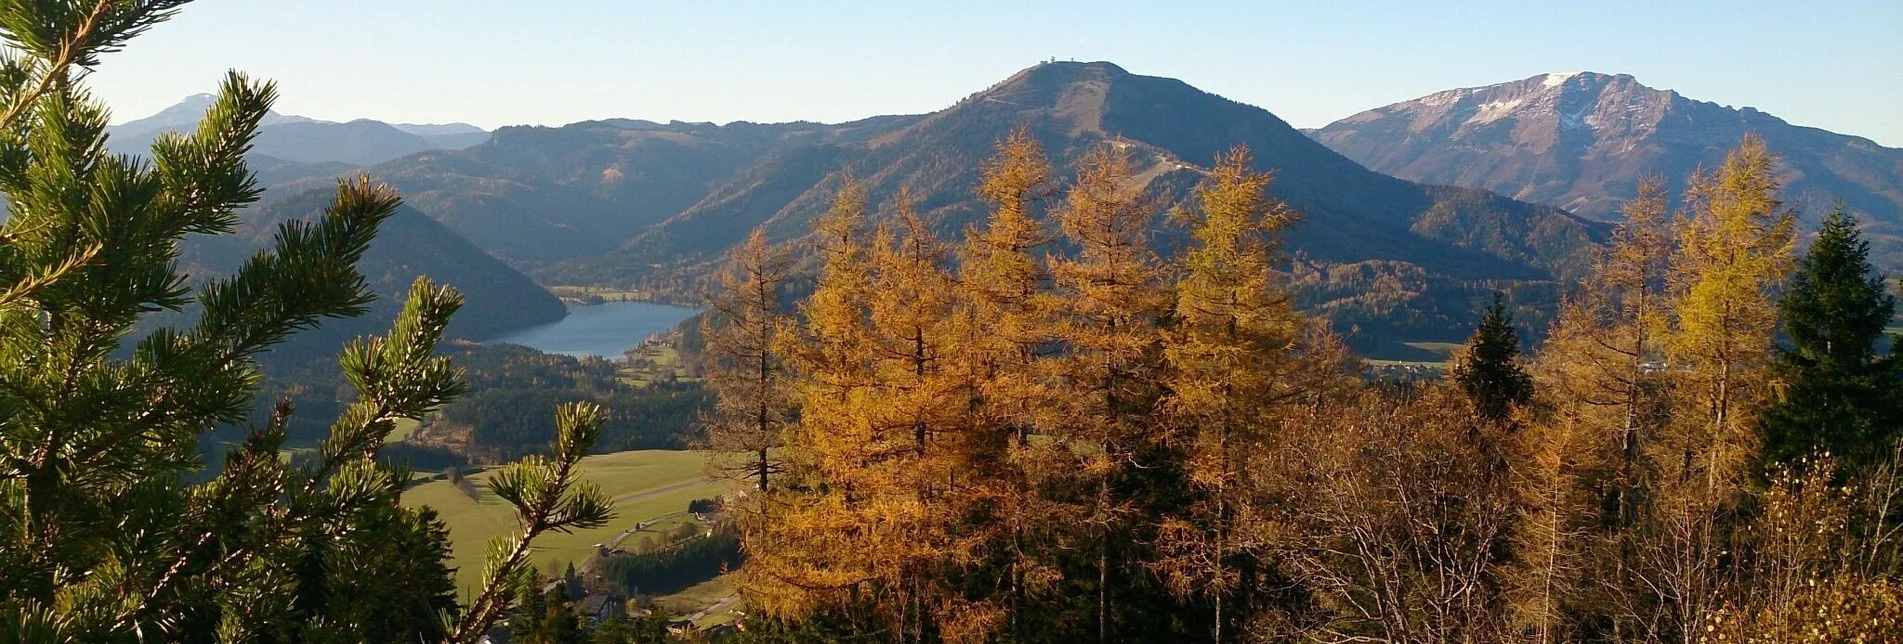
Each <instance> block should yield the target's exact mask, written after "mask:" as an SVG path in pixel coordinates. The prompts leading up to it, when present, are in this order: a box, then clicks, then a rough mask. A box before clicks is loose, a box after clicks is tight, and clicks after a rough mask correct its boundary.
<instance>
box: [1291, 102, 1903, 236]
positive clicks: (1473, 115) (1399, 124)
mask: <svg viewBox="0 0 1903 644" xmlns="http://www.w3.org/2000/svg"><path fill="white" fill-rule="evenodd" d="M1308 133H1309V134H1310V135H1311V136H1313V137H1314V138H1315V139H1316V140H1318V141H1321V142H1322V143H1323V144H1325V145H1327V146H1328V147H1330V148H1332V149H1334V150H1335V151H1336V152H1340V153H1341V154H1343V155H1345V156H1347V157H1348V158H1350V159H1354V160H1355V161H1356V162H1359V163H1361V164H1362V165H1365V166H1367V167H1368V168H1370V169H1373V170H1375V171H1378V172H1384V173H1387V174H1392V175H1394V176H1397V177H1401V178H1405V179H1410V180H1414V181H1422V182H1427V183H1438V184H1449V185H1458V186H1465V187H1469V188H1479V189H1483V190H1490V191H1493V192H1497V193H1500V194H1503V195H1509V196H1512V197H1515V198H1518V199H1524V200H1527V201H1534V202H1539V203H1545V204H1550V205H1553V206H1558V207H1560V208H1564V209H1566V210H1568V211H1570V212H1573V213H1574V214H1578V215H1581V216H1584V217H1589V218H1593V219H1600V220H1611V219H1615V218H1617V217H1618V212H1619V205H1620V204H1621V203H1622V202H1624V201H1625V200H1627V199H1630V198H1632V196H1633V195H1634V194H1635V193H1636V192H1637V187H1638V183H1639V181H1641V180H1643V179H1645V178H1648V177H1658V178H1660V179H1663V180H1664V181H1665V182H1666V185H1667V187H1668V188H1669V189H1671V190H1672V191H1673V192H1674V193H1677V192H1678V191H1679V190H1681V189H1683V187H1684V180H1685V178H1686V177H1687V176H1688V175H1690V174H1691V173H1692V172H1693V171H1694V170H1696V169H1698V168H1700V167H1703V168H1713V167H1716V166H1717V165H1718V164H1719V163H1720V162H1722V161H1723V160H1724V157H1725V154H1726V153H1728V152H1729V151H1730V150H1731V149H1732V148H1735V147H1737V145H1738V142H1739V141H1740V140H1741V139H1742V138H1743V137H1744V136H1745V135H1746V134H1754V135H1757V136H1758V137H1760V138H1762V139H1764V142H1765V143H1766V145H1767V146H1769V148H1770V149H1771V151H1773V152H1775V153H1777V154H1778V155H1779V157H1780V159H1781V162H1782V168H1781V174H1782V178H1783V180H1784V193H1783V194H1784V198H1785V200H1786V202H1787V203H1788V204H1790V205H1792V206H1794V207H1796V208H1797V209H1798V210H1799V212H1800V213H1802V214H1803V215H1805V219H1806V220H1808V221H1811V222H1815V221H1817V220H1818V219H1819V218H1820V215H1821V214H1822V213H1823V212H1825V211H1827V210H1828V209H1830V208H1831V207H1832V206H1833V204H1835V203H1836V202H1837V201H1838V200H1840V199H1841V200H1842V201H1843V203H1844V205H1845V207H1846V208H1847V209H1849V210H1850V211H1852V212H1853V213H1855V214H1857V215H1859V216H1860V217H1861V219H1862V220H1863V223H1864V226H1865V228H1866V231H1867V232H1868V233H1869V234H1870V236H1871V237H1872V239H1873V242H1874V246H1875V247H1876V248H1875V251H1876V252H1875V256H1876V257H1877V258H1878V259H1879V261H1880V262H1881V263H1882V264H1883V266H1884V267H1885V268H1887V269H1889V270H1890V271H1892V272H1895V271H1897V270H1899V269H1903V150H1900V149H1896V148H1886V147H1883V146H1881V145H1877V144H1876V143H1875V142H1873V141H1871V140H1869V139H1866V138H1863V137H1858V136H1850V135H1844V134H1838V133H1835V132H1829V131H1826V130H1821V129H1818V128H1813V127H1803V126H1798V125H1792V124H1790V123H1787V122H1785V121H1784V120H1783V119H1780V118H1778V117H1776V116H1772V115H1770V114H1766V113H1764V112H1762V111H1759V110H1757V109H1754V108H1751V107H1742V108H1732V107H1728V106H1724V105H1719V104H1716V103H1710V102H1705V101H1699V100H1694V99H1691V98H1688V97H1686V96H1684V95H1682V94H1679V93H1678V92H1675V91H1671V90H1660V89H1654V88H1651V87H1647V86H1645V85H1643V84H1640V83H1639V82H1638V81H1637V80H1636V79H1634V78H1633V77H1632V76H1628V75H1624V74H1619V75H1611V74H1599V73H1593V72H1580V73H1572V74H1541V75H1538V76H1533V77H1531V78H1526V79H1522V80H1517V81H1513V82H1507V83H1499V84H1496V85H1488V86H1485V87H1475V88H1465V89H1452V90H1447V91H1443V92H1437V93H1434V94H1429V95H1427V96H1423V97H1420V98H1417V99H1414V100H1410V101H1403V102H1400V103H1395V104H1393V105H1388V106H1385V107H1379V108H1375V109H1372V110H1368V111H1366V112H1362V113H1359V114H1356V115H1353V116H1350V117H1348V118H1344V119H1342V120H1340V121H1336V122H1335V123H1332V124H1329V125H1328V126H1326V127H1323V128H1320V129H1317V130H1311V131H1309V132H1308Z"/></svg>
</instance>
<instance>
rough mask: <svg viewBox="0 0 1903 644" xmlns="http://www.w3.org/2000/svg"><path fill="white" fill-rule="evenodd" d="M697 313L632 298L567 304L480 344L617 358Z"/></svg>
mask: <svg viewBox="0 0 1903 644" xmlns="http://www.w3.org/2000/svg"><path fill="white" fill-rule="evenodd" d="M699 313H700V310H699V309H695V308H688V307H682V306H673V305H668V304H659V303H654V302H643V301H632V300H628V301H609V302H602V303H600V304H585V305H569V306H568V315H566V316H564V317H563V318H562V319H560V320H557V321H555V322H550V323H548V324H542V325H537V326H533V327H529V328H526V329H520V330H517V331H512V332H509V333H505V334H502V335H500V336H496V337H494V338H490V339H488V340H485V341H484V343H485V344H517V345H522V346H525V347H529V348H531V349H535V350H537V351H541V352H543V353H553V354H561V355H568V356H575V357H578V358H581V357H600V358H606V359H609V360H619V359H621V357H622V355H623V354H624V352H626V351H627V350H628V349H631V348H634V347H637V346H640V345H641V343H642V342H645V341H646V340H647V339H648V338H651V337H654V336H656V335H659V334H662V333H666V332H668V331H670V330H673V329H674V327H676V326H678V325H680V323H681V322H682V321H685V320H687V319H688V318H691V317H693V316H694V315H697V314H699Z"/></svg>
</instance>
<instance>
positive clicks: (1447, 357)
mask: <svg viewBox="0 0 1903 644" xmlns="http://www.w3.org/2000/svg"><path fill="white" fill-rule="evenodd" d="M1401 344H1403V345H1406V346H1407V347H1408V348H1411V349H1416V350H1419V351H1423V352H1426V353H1427V354H1431V355H1434V356H1438V357H1439V359H1438V360H1418V359H1417V360H1389V359H1378V358H1368V359H1364V360H1362V362H1365V363H1367V364H1368V366H1371V367H1427V368H1434V369H1441V368H1445V367H1446V366H1447V364H1448V363H1449V362H1451V361H1452V360H1453V359H1454V354H1456V353H1459V352H1460V350H1461V349H1462V348H1463V347H1465V346H1466V345H1464V344H1461V343H1458V342H1403V343H1401Z"/></svg>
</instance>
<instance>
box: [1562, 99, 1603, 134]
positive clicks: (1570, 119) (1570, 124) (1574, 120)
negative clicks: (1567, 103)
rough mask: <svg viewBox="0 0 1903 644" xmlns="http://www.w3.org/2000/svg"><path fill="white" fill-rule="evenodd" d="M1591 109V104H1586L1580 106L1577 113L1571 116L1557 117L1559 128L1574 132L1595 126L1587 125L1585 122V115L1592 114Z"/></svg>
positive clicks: (1563, 114)
mask: <svg viewBox="0 0 1903 644" xmlns="http://www.w3.org/2000/svg"><path fill="white" fill-rule="evenodd" d="M1593 107H1594V106H1593V104H1591V103H1587V104H1585V105H1582V106H1580V108H1579V111H1577V112H1573V113H1572V114H1565V113H1561V114H1560V115H1559V125H1560V127H1562V128H1565V129H1568V130H1576V129H1579V128H1582V127H1591V126H1593V125H1595V124H1593V123H1588V122H1587V121H1586V115H1587V114H1589V113H1591V112H1592V108H1593Z"/></svg>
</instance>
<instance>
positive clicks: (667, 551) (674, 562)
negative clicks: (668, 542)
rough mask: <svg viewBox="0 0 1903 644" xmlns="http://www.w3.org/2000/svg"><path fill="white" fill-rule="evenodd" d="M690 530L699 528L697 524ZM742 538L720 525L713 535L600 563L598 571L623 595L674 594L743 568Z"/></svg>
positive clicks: (610, 558)
mask: <svg viewBox="0 0 1903 644" xmlns="http://www.w3.org/2000/svg"><path fill="white" fill-rule="evenodd" d="M688 526H689V527H691V528H695V529H698V527H699V526H698V525H696V524H688ZM741 561H742V559H741V557H740V535H739V533H738V531H736V530H734V528H733V526H732V525H729V524H725V523H723V524H720V525H719V526H718V527H716V528H714V530H713V532H712V533H711V534H708V535H705V536H702V535H700V534H697V533H696V534H693V535H692V536H689V537H688V538H686V539H685V540H682V541H681V542H680V543H679V544H677V545H674V546H671V547H667V548H662V549H659V550H655V551H652V552H640V553H635V554H631V555H626V556H614V557H607V558H604V559H602V560H601V564H600V567H599V568H598V570H597V572H599V573H600V575H601V577H602V579H603V580H604V581H606V582H607V583H608V584H610V585H612V586H613V588H614V589H615V590H616V591H618V592H619V593H620V594H621V595H623V596H626V597H636V596H641V595H647V596H658V595H671V594H674V593H677V592H680V591H683V590H686V589H688V588H689V587H691V586H693V585H695V584H698V583H701V582H704V581H707V580H709V579H713V578H714V577H717V576H719V575H720V573H722V572H725V571H727V570H733V569H737V568H739V567H740V562H741Z"/></svg>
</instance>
